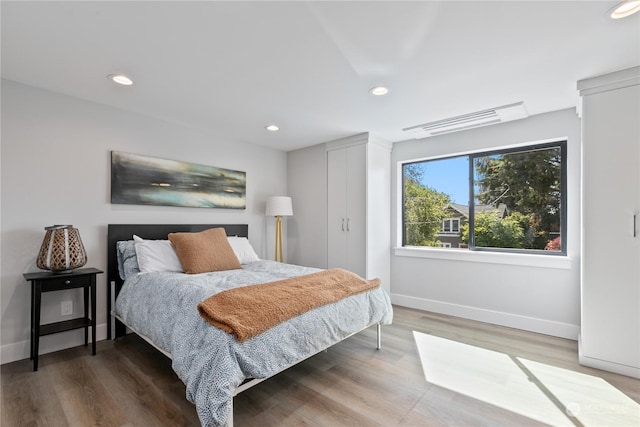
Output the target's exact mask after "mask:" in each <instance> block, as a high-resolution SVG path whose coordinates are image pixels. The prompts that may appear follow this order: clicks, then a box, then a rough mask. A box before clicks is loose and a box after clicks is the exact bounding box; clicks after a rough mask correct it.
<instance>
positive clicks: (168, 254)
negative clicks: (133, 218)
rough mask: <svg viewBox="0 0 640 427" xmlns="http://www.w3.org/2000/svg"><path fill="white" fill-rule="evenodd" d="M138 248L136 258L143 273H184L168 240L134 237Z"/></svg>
mask: <svg viewBox="0 0 640 427" xmlns="http://www.w3.org/2000/svg"><path fill="white" fill-rule="evenodd" d="M133 241H134V242H135V247H136V258H138V266H139V268H140V272H141V273H150V272H153V271H176V272H180V273H183V272H184V269H183V268H182V264H180V260H179V259H178V255H176V250H175V249H174V248H173V245H172V244H171V242H170V241H168V240H144V239H143V238H141V237H139V236H136V235H135V234H134V235H133Z"/></svg>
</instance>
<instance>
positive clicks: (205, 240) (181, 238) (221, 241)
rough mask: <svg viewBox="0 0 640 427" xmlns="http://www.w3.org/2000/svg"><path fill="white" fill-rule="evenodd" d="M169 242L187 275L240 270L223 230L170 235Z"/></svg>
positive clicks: (215, 229) (211, 229) (238, 262)
mask: <svg viewBox="0 0 640 427" xmlns="http://www.w3.org/2000/svg"><path fill="white" fill-rule="evenodd" d="M169 240H170V241H171V243H173V246H174V247H175V249H176V254H177V255H178V259H179V260H180V264H182V268H184V272H185V273H187V274H198V273H208V272H210V271H222V270H235V269H239V268H242V266H241V265H240V261H238V257H236V255H235V253H234V252H233V249H232V248H231V245H230V244H229V241H228V240H227V233H226V232H225V231H224V228H210V229H208V230H205V231H201V232H199V233H170V234H169Z"/></svg>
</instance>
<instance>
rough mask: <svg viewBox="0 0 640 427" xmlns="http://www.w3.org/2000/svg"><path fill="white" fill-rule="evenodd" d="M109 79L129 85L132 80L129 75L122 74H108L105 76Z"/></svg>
mask: <svg viewBox="0 0 640 427" xmlns="http://www.w3.org/2000/svg"><path fill="white" fill-rule="evenodd" d="M107 77H108V78H109V80H111V81H113V82H114V83H117V84H119V85H123V86H131V85H132V84H133V80H131V78H130V77H127V76H125V75H124V74H109V75H108V76H107Z"/></svg>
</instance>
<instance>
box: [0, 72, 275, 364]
mask: <svg viewBox="0 0 640 427" xmlns="http://www.w3.org/2000/svg"><path fill="white" fill-rule="evenodd" d="M1 149H2V154H1V162H2V163H1V165H2V170H1V181H0V182H1V185H2V198H1V206H2V215H1V221H2V222H1V235H2V239H1V252H0V253H1V258H0V261H1V264H0V267H1V274H0V304H1V310H2V312H1V341H0V345H1V347H0V361H1V362H2V363H6V362H9V361H13V360H18V359H22V358H26V357H28V356H29V328H30V321H29V305H30V302H29V300H30V287H29V284H28V282H26V281H25V280H24V278H23V277H22V274H23V273H26V272H31V271H38V269H37V268H36V266H35V257H36V254H37V252H38V250H39V249H40V244H41V243H42V239H43V237H44V227H45V226H48V225H52V224H73V225H74V226H75V227H77V228H78V229H79V231H80V234H81V236H82V240H83V242H84V245H85V248H86V250H87V254H88V259H89V261H88V263H87V267H89V266H90V267H96V268H99V269H102V270H106V260H107V253H106V250H107V249H106V238H107V236H106V233H107V224H109V223H247V224H249V240H250V241H251V243H252V244H253V245H254V247H255V249H256V251H257V252H258V255H260V256H262V257H264V258H272V257H273V247H272V243H273V236H274V226H273V219H266V218H265V216H264V209H265V201H266V198H267V197H268V196H270V195H275V194H286V189H287V172H286V168H287V156H286V153H284V152H282V151H278V150H272V149H267V148H263V147H260V146H257V145H252V144H246V143H239V142H233V141H223V140H219V139H217V138H216V137H215V136H213V135H211V134H208V133H206V132H204V131H201V130H198V129H194V128H189V127H185V126H182V125H179V124H174V123H169V122H166V121H161V120H157V119H153V118H149V117H145V116H141V115H137V114H133V113H129V112H126V111H123V110H119V109H115V108H111V107H107V106H104V105H100V104H95V103H91V102H87V101H83V100H80V99H77V98H72V97H68V96H63V95H60V94H56V93H52V92H47V91H44V90H40V89H37V88H33V87H29V86H25V85H21V84H18V83H15V82H11V81H6V80H2V147H1ZM111 150H116V151H124V152H130V153H137V154H143V155H148V156H155V157H161V158H167V159H174V160H182V161H187V162H194V163H201V164H206V165H211V166H218V167H223V168H229V169H235V170H241V171H246V173H247V208H246V210H234V209H204V208H179V207H164V206H134V205H112V204H110V202H109V200H110V151H111ZM66 299H72V300H73V302H74V310H75V313H78V310H80V309H81V307H82V302H81V301H82V300H81V291H80V290H69V291H61V292H52V293H47V294H44V296H43V308H42V323H49V322H52V321H57V320H64V319H67V318H68V317H65V318H64V319H63V318H62V317H61V316H60V301H62V300H66ZM97 323H98V332H97V333H96V335H97V337H98V339H104V338H105V337H106V277H105V274H102V275H99V276H98V292H97ZM82 342H83V333H82V330H76V331H69V332H65V333H62V334H54V335H49V336H45V337H42V339H41V351H40V353H41V354H43V353H47V352H50V351H55V350H57V349H61V348H67V347H70V346H74V345H78V344H80V343H82Z"/></svg>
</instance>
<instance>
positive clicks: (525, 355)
mask: <svg viewBox="0 0 640 427" xmlns="http://www.w3.org/2000/svg"><path fill="white" fill-rule="evenodd" d="M394 310H395V315H394V323H393V325H391V326H385V327H383V329H382V330H383V337H382V346H383V348H382V350H380V351H378V350H376V349H375V342H376V333H375V328H370V329H369V330H367V331H364V332H362V333H360V334H358V335H355V336H353V337H351V338H349V339H348V340H346V341H344V342H342V343H340V344H338V345H336V346H334V347H332V348H331V349H329V350H328V351H327V352H323V353H320V354H318V355H317V356H314V357H312V358H311V359H308V360H307V361H305V362H303V363H301V364H299V365H297V366H295V367H293V368H291V369H289V370H287V371H285V372H283V373H281V374H279V375H277V376H275V377H274V378H271V379H269V380H267V381H265V382H263V383H261V384H259V385H257V386H255V387H253V388H251V389H249V390H248V391H246V392H244V393H242V394H241V395H239V396H237V397H236V398H235V399H234V421H235V425H236V426H307V425H308V426H538V425H547V424H548V423H547V422H546V420H545V419H544V418H540V417H537V416H527V415H522V414H521V413H518V411H516V410H514V409H513V408H512V407H511V406H510V405H509V404H496V403H495V401H493V400H491V399H489V398H484V394H481V395H478V394H477V393H476V394H474V393H472V392H467V391H466V390H464V389H460V388H459V387H458V388H457V389H456V387H453V386H448V385H447V384H442V383H436V382H432V381H428V380H427V379H426V378H425V371H424V370H423V362H422V361H421V358H420V355H419V352H418V349H417V345H416V340H415V339H414V331H416V332H418V333H423V334H428V335H432V336H436V337H441V338H445V339H446V340H441V341H442V342H443V345H445V347H443V348H440V349H439V351H440V352H442V351H446V345H448V344H447V343H448V342H451V343H452V344H453V345H456V346H457V345H458V344H456V343H463V344H467V345H469V346H473V347H469V348H470V349H471V350H473V351H474V352H477V351H484V350H486V351H488V353H487V355H493V356H496V355H497V356H496V357H502V355H504V358H505V360H507V359H509V358H511V360H515V359H518V360H520V359H522V360H525V361H531V363H534V362H537V363H542V364H544V365H545V366H549V367H552V368H549V369H554V371H552V375H556V376H557V375H560V374H562V375H564V374H563V373H568V374H571V375H581V374H582V376H581V377H580V378H585V379H586V380H590V379H591V378H592V377H598V378H600V380H598V381H600V382H601V383H602V384H603V386H604V387H608V389H606V391H607V393H609V389H611V390H610V393H613V394H615V393H618V394H620V396H617V397H616V398H618V399H627V401H628V402H626V405H627V406H624V408H623V407H622V406H616V404H614V403H609V404H608V405H609V406H607V404H605V403H599V404H598V405H591V406H590V407H588V408H581V409H582V410H583V411H582V414H580V415H579V416H578V417H571V416H566V417H561V418H562V419H563V422H562V423H560V424H563V423H566V425H574V426H578V425H589V424H588V423H584V422H583V421H584V420H585V419H586V420H588V419H587V418H583V417H582V415H588V414H587V412H588V411H589V410H590V409H591V411H592V412H595V411H594V409H597V410H598V412H599V414H598V415H599V416H601V418H600V420H602V419H605V420H607V421H608V422H606V424H607V425H610V426H613V425H620V426H621V427H624V426H625V423H626V422H629V421H628V420H629V419H631V420H634V417H635V416H636V415H638V416H640V406H638V403H640V381H639V380H637V379H633V378H629V377H625V376H621V375H616V374H611V373H607V372H603V371H599V370H596V369H590V368H586V367H582V366H580V365H578V362H577V352H578V348H577V343H576V342H575V341H570V340H564V339H560V338H555V337H549V336H545V335H540V334H534V333H528V332H523V331H519V330H515V329H510V328H504V327H499V326H495V325H489V324H485V323H479V322H473V321H469V320H464V319H459V318H455V317H450V316H444V315H439V314H434V313H427V312H423V311H419V310H412V309H408V308H403V307H394ZM452 348H453V347H452ZM455 348H459V347H455ZM422 350H425V351H424V352H425V353H426V354H427V356H428V355H429V349H422ZM433 351H434V352H435V349H433ZM441 356H442V354H441ZM444 356H445V360H446V358H447V357H449V356H450V357H451V361H452V362H451V363H454V362H455V363H458V362H460V360H459V359H460V358H461V354H460V351H456V352H455V354H451V355H446V354H445V355H444ZM493 356H492V357H493ZM476 358H479V359H480V360H475V361H473V362H472V363H471V364H470V365H471V366H473V367H475V366H476V365H477V367H478V371H479V372H480V375H484V377H483V379H482V380H483V381H488V384H491V382H492V381H494V378H493V377H494V376H495V381H496V382H499V381H503V379H502V377H501V375H500V374H499V373H497V372H496V373H490V374H487V373H486V372H483V371H482V369H481V368H482V367H483V366H484V364H483V360H482V359H483V357H482V356H480V357H476ZM432 362H433V361H431V360H428V361H427V360H425V361H424V363H428V364H431V363H432ZM433 363H435V362H433ZM463 363H464V361H463ZM510 365H511V364H510ZM509 369H514V366H513V365H511V366H510V367H509ZM474 371H475V368H474ZM557 372H560V374H556V373H557ZM460 375H462V377H463V379H464V378H465V376H466V375H469V377H468V378H469V382H471V381H474V380H473V379H472V378H473V377H472V376H471V375H475V374H474V373H472V372H470V373H469V374H467V373H465V372H460ZM427 377H429V375H427ZM563 378H565V377H563ZM566 378H567V379H566V380H565V381H567V382H573V381H578V380H574V379H573V377H566ZM602 380H604V381H602ZM561 381H563V380H562V379H561ZM542 382H543V383H544V381H542ZM1 383H2V384H1V386H2V387H1V390H2V406H1V411H2V414H1V425H2V426H3V427H13V426H145V427H146V426H197V425H199V421H198V417H197V414H196V411H195V407H194V406H193V405H192V404H191V403H189V402H188V401H187V400H186V399H185V387H184V385H183V384H182V382H181V381H180V380H179V379H178V378H177V377H176V375H175V374H174V373H173V371H172V370H171V361H170V360H169V359H167V358H166V357H164V356H163V355H161V354H160V353H159V352H157V351H156V350H154V349H153V348H151V347H150V346H149V345H148V344H147V343H146V342H144V341H143V340H142V339H140V338H139V337H137V336H135V335H129V336H127V337H126V338H123V339H120V340H118V341H115V342H114V341H101V342H99V343H98V353H97V355H96V356H91V355H90V351H89V350H88V349H87V348H85V347H77V348H73V349H68V350H64V351H60V352H57V353H51V354H46V355H42V356H40V361H39V371H38V372H32V364H31V362H30V361H29V360H23V361H18V362H14V363H10V364H6V365H3V366H2V368H1ZM525 383H526V381H525ZM463 384H464V382H463ZM576 384H577V385H576V387H577V386H579V385H580V384H579V382H577V383H576ZM588 384H591V383H588ZM598 384H600V383H598ZM501 386H504V384H501ZM543 387H545V385H544V384H543ZM488 388H491V387H488ZM574 388H575V387H574ZM550 389H551V386H550ZM552 392H554V393H561V392H558V391H557V390H552ZM574 392H575V391H574ZM592 392H594V391H592V390H589V389H588V387H587V388H585V389H584V393H585V395H586V394H589V393H592ZM490 394H491V393H490V390H487V396H489V395H490ZM516 394H517V392H516V391H514V395H516ZM625 396H626V397H625ZM514 398H516V399H517V398H519V397H518V396H514ZM520 399H522V398H520ZM520 403H521V402H520ZM629 405H631V406H629ZM634 405H635V406H634ZM514 407H515V406H514ZM629 407H631V408H632V409H631V411H638V414H634V413H632V414H627V413H625V412H628V408H629ZM621 408H622V409H621ZM636 408H638V409H636ZM564 409H566V408H564ZM573 409H574V411H573V412H576V411H575V408H573ZM607 410H610V411H611V417H610V418H607V416H608V414H607V412H606V411H607ZM520 412H522V411H520ZM616 412H617V413H616ZM621 412H623V414H622V415H625V416H624V417H622V418H619V417H616V415H620V413H621ZM558 413H560V412H558ZM558 413H556V416H557V415H558ZM569 415H571V414H569ZM627 415H630V416H631V418H629V417H626V416H627ZM602 417H604V418H602ZM634 424H635V423H634ZM591 425H593V424H591ZM636 427H637V424H636Z"/></svg>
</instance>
